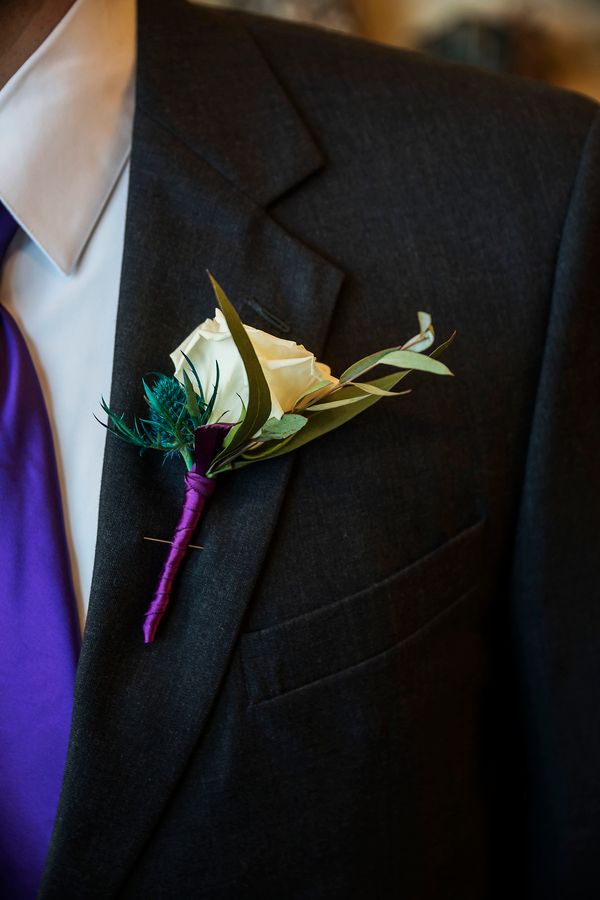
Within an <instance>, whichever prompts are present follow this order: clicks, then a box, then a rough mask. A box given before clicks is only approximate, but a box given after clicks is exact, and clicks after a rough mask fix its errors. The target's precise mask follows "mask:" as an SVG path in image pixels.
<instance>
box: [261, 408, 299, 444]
mask: <svg viewBox="0 0 600 900" xmlns="http://www.w3.org/2000/svg"><path fill="white" fill-rule="evenodd" d="M305 425H306V419H305V417H304V416H297V415H295V414H294V413H285V415H283V416H282V417H281V419H275V418H273V419H268V420H267V421H266V422H265V424H264V425H263V427H262V428H261V432H260V434H259V436H258V438H257V440H259V441H282V440H284V439H285V438H288V437H291V436H292V435H293V434H296V432H297V431H300V429H301V428H304V426H305Z"/></svg>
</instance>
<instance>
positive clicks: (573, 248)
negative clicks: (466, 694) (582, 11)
mask: <svg viewBox="0 0 600 900" xmlns="http://www.w3.org/2000/svg"><path fill="white" fill-rule="evenodd" d="M510 596H511V622H512V629H513V630H512V634H513V638H514V647H515V650H516V658H517V661H518V662H517V670H518V676H517V677H518V691H519V697H518V699H519V704H520V708H521V715H522V725H523V733H524V735H525V743H526V748H527V762H526V766H527V788H526V790H527V798H526V802H527V822H526V823H525V828H526V832H527V838H526V841H527V846H526V868H527V870H528V871H527V880H528V887H527V889H526V891H525V896H527V897H528V898H535V900H538V898H544V900H546V898H565V897H569V898H570V900H579V898H586V900H587V898H591V897H596V896H598V893H597V892H598V890H599V889H600V888H599V885H600V855H599V854H600V118H599V117H598V115H596V118H595V121H594V122H593V124H592V127H591V129H590V132H589V135H588V138H587V141H586V144H585V147H584V150H583V154H582V157H581V161H580V166H579V170H578V173H577V177H576V180H575V183H574V186H573V191H572V194H571V199H570V203H569V208H568V211H567V214H566V218H565V222H564V228H563V234H562V238H561V244H560V251H559V255H558V259H557V265H556V272H555V280H554V288H553V296H552V304H551V309H550V313H549V319H548V328H547V334H546V342H545V350H544V356H543V363H542V367H541V371H540V377H539V384H538V390H537V396H536V402H535V410H534V415H533V419H532V424H531V431H530V437H529V445H528V451H527V462H526V470H525V477H524V481H523V487H522V494H521V498H520V506H519V520H518V529H517V534H516V543H515V551H514V557H513V567H512V576H511V595H510Z"/></svg>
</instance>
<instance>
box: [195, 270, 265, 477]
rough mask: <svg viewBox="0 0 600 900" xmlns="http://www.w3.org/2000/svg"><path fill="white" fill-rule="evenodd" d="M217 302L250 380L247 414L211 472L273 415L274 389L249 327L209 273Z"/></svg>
mask: <svg viewBox="0 0 600 900" xmlns="http://www.w3.org/2000/svg"><path fill="white" fill-rule="evenodd" d="M208 277H209V278H210V281H211V284H212V287H213V290H214V292H215V297H216V298H217V303H218V304H219V307H220V308H221V312H222V313H223V315H224V316H225V321H226V322H227V325H228V327H229V330H230V332H231V336H232V338H233V340H234V342H235V345H236V347H237V349H238V352H239V354H240V356H241V357H242V362H243V364H244V368H245V370H246V377H247V379H248V404H247V409H246V415H245V416H244V419H243V421H242V422H241V423H240V427H239V428H238V429H237V430H236V433H235V435H234V436H233V438H232V440H231V443H230V444H229V447H227V448H226V449H224V450H222V451H221V452H220V453H219V454H217V456H216V457H215V459H214V460H213V464H212V466H211V470H210V471H211V472H213V473H214V468H215V467H216V465H218V464H220V463H222V462H223V461H225V460H226V459H227V458H228V457H231V456H232V455H234V454H235V453H236V452H237V451H238V450H239V449H240V448H241V447H243V446H244V445H245V444H247V443H248V441H249V440H250V439H251V438H252V436H253V435H255V434H257V432H259V431H260V429H261V428H262V426H263V425H264V424H265V422H266V421H267V419H268V418H269V414H270V412H271V392H270V391H269V386H268V384H267V381H266V378H265V376H264V373H263V370H262V368H261V365H260V363H259V361H258V357H257V355H256V352H255V350H254V347H253V346H252V343H251V341H250V338H249V337H248V334H247V332H246V329H245V328H244V326H243V325H242V322H241V320H240V317H239V316H238V314H237V312H236V311H235V309H234V307H233V305H232V304H231V302H230V300H229V299H228V298H227V296H226V294H225V292H224V291H223V289H222V288H221V286H220V285H219V284H218V282H217V281H216V280H215V279H214V278H213V276H212V275H211V273H210V272H208Z"/></svg>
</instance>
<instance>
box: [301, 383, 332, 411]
mask: <svg viewBox="0 0 600 900" xmlns="http://www.w3.org/2000/svg"><path fill="white" fill-rule="evenodd" d="M331 385H332V382H331V381H319V382H318V383H317V384H314V385H313V386H312V387H310V388H309V389H308V390H307V391H304V393H303V394H300V396H299V397H298V399H297V400H296V402H295V404H294V408H296V407H298V406H304V405H305V404H304V403H303V402H302V401H303V400H306V399H307V398H308V397H310V396H311V395H312V394H318V393H319V392H320V391H322V390H323V389H324V388H326V387H331Z"/></svg>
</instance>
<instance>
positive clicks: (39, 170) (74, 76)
mask: <svg viewBox="0 0 600 900" xmlns="http://www.w3.org/2000/svg"><path fill="white" fill-rule="evenodd" d="M134 68H135V0H77V2H76V3H75V4H74V5H73V6H72V7H71V9H70V10H69V12H68V13H67V14H66V15H65V16H64V18H63V19H62V20H61V21H60V22H59V24H58V25H57V26H56V28H55V29H54V30H53V31H52V33H51V34H50V35H49V36H48V37H47V38H46V40H45V41H44V42H43V43H42V44H41V45H40V46H39V47H38V49H37V50H36V51H35V53H33V55H32V56H30V57H29V59H28V60H27V61H26V62H25V64H24V65H23V66H22V67H21V68H20V69H19V70H18V71H17V72H16V73H15V74H14V75H13V77H12V78H11V79H10V81H8V82H7V84H6V85H5V86H4V87H3V88H2V90H1V91H0V135H1V139H0V200H1V201H2V202H3V203H4V205H5V206H6V207H7V208H8V209H9V210H10V212H11V213H12V214H13V216H14V217H15V219H16V220H17V221H18V222H19V224H20V225H21V227H22V228H23V229H24V231H26V232H27V234H29V236H30V237H31V238H32V240H34V241H35V243H36V244H38V246H39V247H40V248H41V249H42V250H43V251H44V253H45V254H46V255H47V256H48V257H49V258H50V259H51V260H52V261H53V262H54V264H55V265H56V266H57V267H58V268H59V269H60V270H61V271H62V272H64V273H65V274H68V273H70V272H72V270H73V269H74V268H75V266H76V264H77V261H78V259H79V257H80V256H81V253H82V252H83V249H84V247H85V245H86V243H87V241H88V239H89V237H90V235H91V233H92V231H93V230H94V226H95V225H96V222H97V221H98V218H99V217H100V214H101V212H102V209H103V207H104V205H105V203H106V202H107V200H108V198H109V196H110V193H111V191H112V189H113V187H114V185H115V183H116V181H117V179H118V177H119V174H120V173H121V170H122V169H123V166H124V165H125V163H126V161H127V159H128V157H129V153H130V148H131V127H132V121H133V108H134V82H135V78H134Z"/></svg>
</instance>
